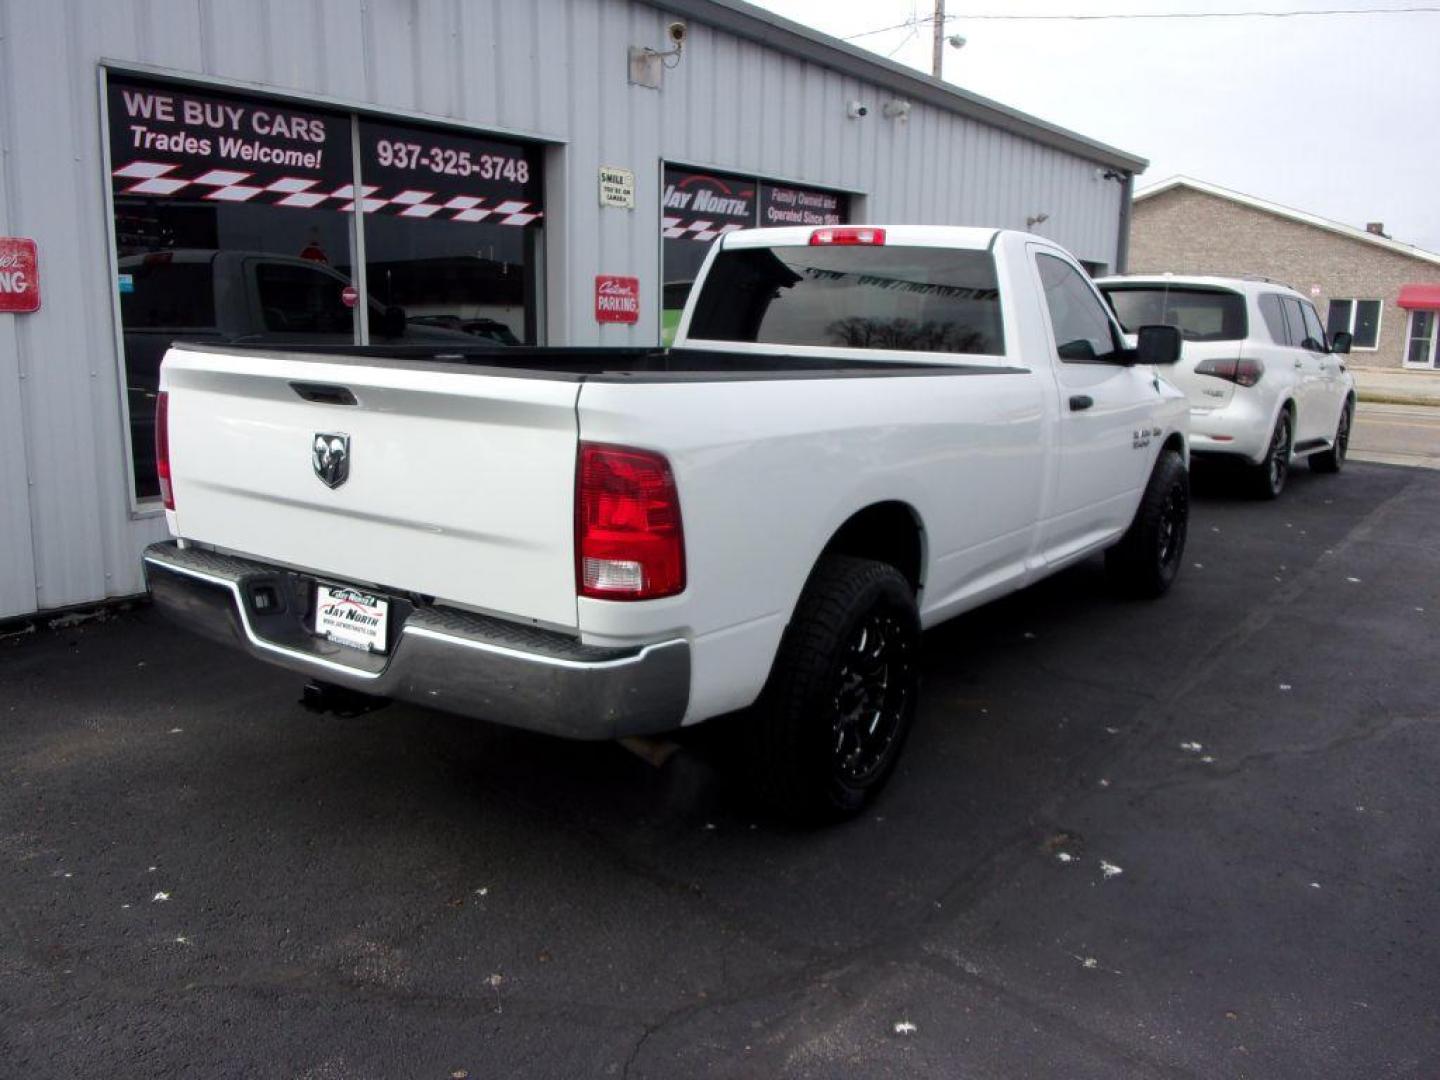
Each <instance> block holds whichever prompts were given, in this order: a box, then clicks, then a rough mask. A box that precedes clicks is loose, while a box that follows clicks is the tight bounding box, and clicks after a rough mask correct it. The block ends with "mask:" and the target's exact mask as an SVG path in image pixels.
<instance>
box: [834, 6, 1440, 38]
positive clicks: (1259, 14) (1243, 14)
mask: <svg viewBox="0 0 1440 1080" xmlns="http://www.w3.org/2000/svg"><path fill="white" fill-rule="evenodd" d="M1317 15H1327V16H1328V15H1440V6H1428V7H1399V8H1310V9H1308V10H1302V11H1146V12H1113V13H1110V14H1095V15H1074V14H1067V15H1008V14H1006V15H1002V14H965V15H947V16H946V17H945V21H946V22H952V21H955V20H957V19H966V20H973V21H976V22H1002V21H1003V22H1104V21H1107V20H1122V19H1299V18H1307V17H1313V16H1317ZM934 21H935V20H934V19H933V18H923V19H908V20H906V21H905V22H903V23H896V24H895V25H894V26H882V27H880V28H879V29H877V30H865V31H862V32H861V33H858V34H851V35H849V36H848V37H846V38H844V39H843V40H845V41H855V40H856V39H857V38H863V37H872V36H873V35H875V34H886V33H889V32H890V31H891V30H904V29H906V28H907V27H908V28H914V27H917V26H922V25H924V24H925V23H928V22H934Z"/></svg>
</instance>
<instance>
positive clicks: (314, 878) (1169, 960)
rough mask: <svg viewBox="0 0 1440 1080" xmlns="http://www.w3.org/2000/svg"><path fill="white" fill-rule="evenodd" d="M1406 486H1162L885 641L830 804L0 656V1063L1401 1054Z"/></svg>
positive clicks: (1430, 654)
mask: <svg viewBox="0 0 1440 1080" xmlns="http://www.w3.org/2000/svg"><path fill="white" fill-rule="evenodd" d="M1437 525H1440V473H1436V472H1433V471H1427V470H1419V469H1407V468H1398V467H1392V466H1385V465H1373V464H1359V463H1352V465H1351V467H1350V468H1349V469H1347V471H1346V472H1345V474H1343V475H1342V476H1340V477H1338V478H1328V477H1319V476H1312V475H1310V474H1309V473H1308V471H1306V470H1304V469H1300V470H1297V472H1296V473H1295V475H1294V476H1293V478H1292V482H1291V487H1290V488H1289V489H1288V490H1287V492H1286V493H1285V495H1284V497H1283V498H1282V499H1281V500H1280V501H1279V502H1277V503H1269V504H1265V503H1256V502H1250V501H1247V500H1244V499H1241V498H1238V497H1236V496H1232V495H1231V494H1229V492H1228V491H1227V489H1226V487H1225V486H1224V485H1223V484H1215V483H1213V482H1212V483H1210V484H1202V485H1201V486H1200V489H1199V490H1198V491H1197V496H1196V500H1195V508H1194V516H1193V520H1192V531H1191V545H1190V548H1189V550H1188V552H1187V556H1186V561H1187V563H1188V564H1189V565H1187V567H1186V570H1185V574H1184V576H1183V578H1182V579H1181V581H1180V583H1179V584H1178V585H1177V587H1176V589H1175V591H1174V592H1173V593H1172V594H1171V595H1170V596H1169V597H1168V598H1166V599H1165V600H1163V601H1160V602H1158V603H1153V604H1136V603H1127V602H1122V601H1119V600H1116V599H1114V598H1112V596H1111V595H1110V593H1109V592H1108V591H1107V589H1106V587H1105V583H1104V578H1103V574H1102V572H1101V568H1100V565H1099V562H1098V561H1093V562H1091V563H1087V564H1085V565H1083V566H1080V567H1078V568H1076V569H1074V570H1072V571H1070V572H1067V573H1065V574H1063V575H1062V576H1060V577H1058V578H1056V579H1054V580H1052V581H1050V582H1047V583H1044V584H1042V585H1040V586H1039V587H1037V588H1035V589H1033V590H1030V591H1029V592H1026V593H1024V594H1021V595H1018V596H1016V597H1013V598H1011V599H1009V600H1007V601H1004V602H1002V603H999V604H995V605H992V606H990V607H988V608H985V609H983V610H981V611H979V612H976V613H973V614H971V615H969V616H967V617H965V618H963V619H961V620H959V621H957V622H955V623H953V624H950V625H948V626H946V627H943V628H941V629H939V630H937V631H935V632H932V633H931V634H930V635H929V636H928V637H927V639H926V641H927V645H926V649H927V658H926V665H925V675H926V687H925V698H924V704H923V707H922V713H921V716H920V719H919V724H918V727H917V729H916V731H915V734H914V736H913V739H912V741H911V743H910V745H909V747H908V749H907V753H906V757H905V759H904V761H903V762H902V764H901V768H900V771H899V774H898V775H897V776H896V778H895V781H894V783H893V784H892V786H891V787H890V789H889V790H888V792H887V793H886V795H885V797H884V798H883V799H882V800H881V801H880V803H879V804H878V805H877V806H876V808H875V811H874V812H873V813H871V814H869V815H868V816H866V817H865V818H863V819H861V820H859V821H856V822H854V823H853V824H850V825H848V826H844V827H840V828H834V829H830V830H825V831H820V832H800V831H795V830H791V829H786V828H781V827H779V826H776V825H773V824H770V823H768V822H765V821H763V820H757V819H756V818H755V817H753V816H752V815H751V814H750V813H749V811H748V810H747V809H746V808H745V806H744V804H743V803H742V802H740V801H738V800H737V798H736V797H735V795H734V793H733V792H732V791H731V789H730V787H729V785H728V784H727V783H726V782H725V780H724V778H723V773H718V772H716V771H715V770H714V769H713V768H712V767H711V765H710V760H711V755H712V750H711V748H710V747H709V746H708V745H706V742H705V740H701V741H700V742H699V744H698V745H697V746H694V747H690V748H687V749H686V750H685V751H683V752H682V753H681V755H680V756H679V757H677V758H676V759H675V760H673V761H672V762H671V765H670V766H668V767H667V768H666V769H665V770H656V769H654V768H652V767H651V766H650V765H647V764H645V763H644V762H642V761H641V760H640V759H639V758H637V757H635V756H634V755H632V754H630V753H628V752H626V751H624V750H623V749H620V748H619V747H617V746H614V745H579V744H571V743H564V742H557V741H553V740H550V739H545V738H540V737H536V736H530V735H526V734H522V733H519V732H514V731H508V730H505V729H502V728H498V727H489V726H484V725H475V724H472V723H466V722H462V721H457V720H454V719H451V718H449V717H446V716H443V715H440V714H435V713H429V712H426V711H424V710H421V709H416V708H411V707H408V706H393V707H391V708H389V709H385V710H383V711H380V712H376V713H372V714H369V715H366V716H364V717H360V718H356V719H351V720H342V719H337V718H335V717H316V716H312V715H310V714H307V713H305V712H303V711H302V710H301V709H300V708H299V707H298V706H297V704H296V699H297V698H298V689H299V687H298V683H297V681H296V680H295V679H294V678H293V677H291V676H289V675H286V674H284V673H281V672H278V671H273V670H272V669H269V668H266V667H264V666H262V665H259V664H257V663H255V662H252V661H250V660H248V659H244V658H241V657H238V656H236V655H233V654H231V653H229V652H227V651H225V650H223V649H220V648H218V647H215V646H212V645H209V644H207V643H205V642H202V641H199V640H195V639H192V638H190V637H187V636H184V635H182V634H180V633H178V632H174V631H172V630H171V629H169V628H168V627H167V626H166V625H165V624H164V623H163V622H162V621H161V620H160V619H159V618H158V617H157V616H156V615H155V614H154V613H153V612H150V611H148V610H144V609H141V610H137V611H134V612H130V613H124V614H120V615H118V616H115V617H112V618H108V619H106V620H104V621H100V622H90V623H82V624H78V625H74V626H70V627H64V628H61V629H57V630H51V631H42V632H39V633H34V634H27V635H22V636H19V637H15V638H11V639H7V640H4V641H0V725H3V726H0V776H3V781H4V782H3V788H0V917H3V926H4V931H5V932H4V934H3V938H0V1061H4V1062H6V1064H5V1066H4V1067H3V1069H0V1072H3V1073H4V1074H5V1075H9V1076H24V1077H27V1078H37V1077H62V1076H63V1077H73V1076H96V1075H105V1076H116V1077H130V1076H146V1077H155V1076H187V1077H188V1076H204V1077H217V1076H291V1077H312V1078H338V1077H361V1078H364V1077H399V1076H404V1077H435V1078H445V1077H452V1076H456V1075H460V1074H461V1073H464V1074H466V1075H468V1076H470V1077H488V1076H582V1075H599V1076H629V1077H645V1076H648V1077H677V1076H724V1077H752V1076H753V1077H770V1076H802V1077H810V1076H814V1077H828V1076H946V1077H959V1076H964V1077H1007V1078H1009V1077H1023V1076H1038V1077H1050V1076H1065V1077H1107V1078H1108V1077H1116V1076H1146V1077H1148V1076H1156V1077H1173V1076H1196V1077H1199V1076H1204V1077H1217V1076H1222V1077H1223V1076H1235V1077H1240V1076H1256V1077H1287V1076H1293V1077H1307V1078H1308V1077H1317V1076H1327V1077H1328V1076H1346V1077H1349V1076H1366V1077H1382V1076H1434V1075H1436V1073H1437V1070H1440V934H1437V933H1436V932H1435V914H1436V910H1437V908H1436V897H1437V896H1440V860H1437V859H1436V855H1435V852H1436V849H1437V840H1440V825H1437V814H1436V805H1437V795H1440V779H1437V778H1440V741H1437V735H1440V726H1437V719H1440V709H1437V705H1436V691H1437V686H1440V679H1437V676H1436V669H1435V665H1434V655H1435V647H1434V642H1435V637H1434V633H1435V630H1434V627H1435V626H1436V620H1437V619H1440V546H1437V542H1436V533H1437Z"/></svg>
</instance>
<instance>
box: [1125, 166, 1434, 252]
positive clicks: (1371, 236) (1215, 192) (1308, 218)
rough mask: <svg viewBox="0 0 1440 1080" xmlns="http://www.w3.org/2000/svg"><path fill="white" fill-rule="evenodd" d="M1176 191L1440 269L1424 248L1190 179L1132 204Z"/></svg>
mask: <svg viewBox="0 0 1440 1080" xmlns="http://www.w3.org/2000/svg"><path fill="white" fill-rule="evenodd" d="M1176 188H1189V189H1190V190H1191V191H1198V192H1200V193H1201V194H1202V195H1212V196H1214V197H1215V198H1217V199H1225V200H1227V201H1229V202H1232V203H1235V204H1237V205H1239V206H1248V207H1250V208H1251V209H1253V210H1261V211H1264V212H1265V213H1267V214H1273V215H1274V216H1275V217H1280V218H1285V219H1287V220H1289V221H1297V222H1299V223H1300V224H1302V225H1311V226H1314V227H1315V228H1317V229H1324V230H1325V231H1326V232H1332V233H1335V234H1336V235H1337V236H1344V237H1348V238H1349V239H1351V240H1358V241H1359V242H1360V243H1362V244H1369V245H1371V246H1372V247H1378V248H1384V249H1385V250H1386V251H1393V252H1394V253H1395V254H1397V255H1405V256H1408V257H1409V258H1412V259H1419V260H1420V261H1421V262H1427V263H1433V264H1435V265H1437V266H1440V254H1436V253H1435V252H1433V251H1426V250H1425V249H1424V248H1417V247H1414V246H1412V245H1410V244H1403V243H1401V242H1400V241H1398V240H1391V239H1390V238H1389V237H1388V236H1377V235H1376V234H1375V233H1372V232H1368V231H1367V230H1365V229H1357V228H1355V227H1354V226H1352V225H1344V224H1341V223H1340V222H1338V221H1331V220H1330V219H1329V218H1323V217H1321V216H1320V215H1318V214H1311V213H1307V212H1306V211H1304V210H1295V209H1293V208H1292V207H1289V206H1282V205H1280V204H1279V203H1273V202H1270V201H1269V200H1267V199H1260V198H1256V197H1255V196H1254V195H1246V194H1244V193H1243V192H1239V191H1231V190H1230V189H1229V188H1223V187H1221V186H1220V185H1219V184H1211V183H1209V182H1207V181H1205V180H1196V179H1195V178H1194V177H1193V176H1172V177H1170V178H1169V179H1166V180H1162V181H1160V182H1159V183H1158V184H1151V185H1150V186H1149V187H1146V188H1145V189H1143V190H1141V191H1137V192H1136V193H1135V202H1136V204H1139V203H1143V202H1145V201H1146V200H1148V199H1153V198H1154V197H1155V196H1157V195H1163V194H1165V192H1167V191H1174V190H1175V189H1176Z"/></svg>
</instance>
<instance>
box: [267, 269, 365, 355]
mask: <svg viewBox="0 0 1440 1080" xmlns="http://www.w3.org/2000/svg"><path fill="white" fill-rule="evenodd" d="M251 261H253V262H254V263H255V288H256V292H257V294H258V295H259V298H260V312H261V318H262V319H263V320H264V323H265V329H266V330H268V331H270V332H272V333H279V334H342V335H344V336H346V337H349V336H350V333H351V328H352V327H353V325H354V321H355V319H354V314H353V311H352V309H351V308H350V307H349V306H348V305H347V304H346V303H345V301H344V298H343V296H344V291H345V287H346V286H347V285H348V284H349V282H348V281H347V280H346V279H345V278H343V277H341V276H340V275H339V274H335V273H327V272H326V271H324V270H322V269H320V268H319V267H310V266H305V265H303V264H302V263H300V262H298V261H297V262H281V261H280V260H278V259H255V260H251Z"/></svg>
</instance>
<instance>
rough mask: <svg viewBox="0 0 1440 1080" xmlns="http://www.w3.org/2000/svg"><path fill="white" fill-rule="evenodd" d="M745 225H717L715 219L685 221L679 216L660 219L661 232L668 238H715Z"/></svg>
mask: <svg viewBox="0 0 1440 1080" xmlns="http://www.w3.org/2000/svg"><path fill="white" fill-rule="evenodd" d="M743 228H745V226H744V225H736V224H730V225H717V224H716V223H715V222H713V221H704V220H697V221H689V222H687V221H684V220H682V219H681V218H678V217H663V218H661V219H660V232H661V235H662V236H664V237H665V238H666V239H667V240H701V241H706V240H714V239H715V238H716V237H717V236H724V235H725V234H726V233H731V232H734V231H735V230H736V229H743Z"/></svg>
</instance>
